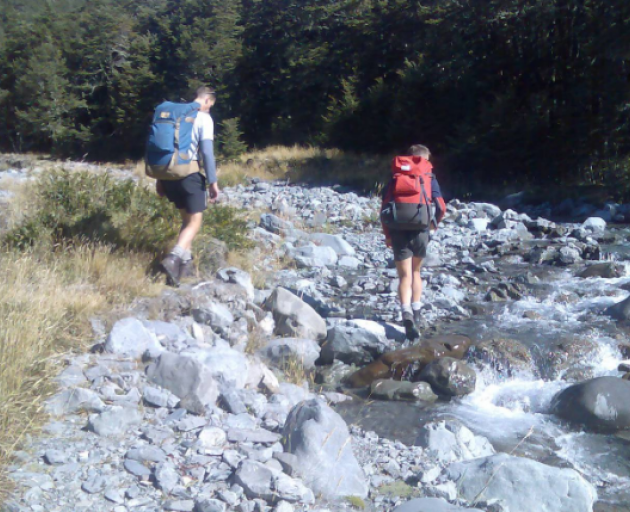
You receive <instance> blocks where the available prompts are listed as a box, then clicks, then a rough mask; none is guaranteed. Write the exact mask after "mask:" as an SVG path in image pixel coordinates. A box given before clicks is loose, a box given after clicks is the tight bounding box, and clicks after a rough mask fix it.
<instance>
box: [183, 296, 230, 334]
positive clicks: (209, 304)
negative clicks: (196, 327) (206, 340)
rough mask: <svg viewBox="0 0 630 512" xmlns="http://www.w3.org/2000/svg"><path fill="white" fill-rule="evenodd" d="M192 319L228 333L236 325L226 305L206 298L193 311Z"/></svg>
mask: <svg viewBox="0 0 630 512" xmlns="http://www.w3.org/2000/svg"><path fill="white" fill-rule="evenodd" d="M191 313H192V317H193V318H194V319H195V321H196V322H198V323H200V324H205V325H209V326H210V327H212V328H213V329H217V330H219V331H221V332H227V330H228V329H229V328H230V326H231V325H232V324H233V323H234V315H232V313H231V311H230V310H229V309H228V307H227V306H226V305H225V304H221V303H220V302H215V301H213V300H210V299H207V298H204V299H202V300H200V301H198V302H197V303H196V304H195V305H194V306H193V308H192V309H191Z"/></svg>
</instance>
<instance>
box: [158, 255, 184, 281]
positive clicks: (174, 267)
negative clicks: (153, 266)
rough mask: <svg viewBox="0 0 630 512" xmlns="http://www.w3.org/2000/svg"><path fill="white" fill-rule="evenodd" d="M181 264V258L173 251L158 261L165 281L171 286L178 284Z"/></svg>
mask: <svg viewBox="0 0 630 512" xmlns="http://www.w3.org/2000/svg"><path fill="white" fill-rule="evenodd" d="M181 266H182V259H181V258H180V257H179V256H176V255H175V254H173V253H170V254H168V256H166V258H164V259H163V260H162V261H161V262H160V267H161V269H162V271H163V272H164V273H165V274H166V282H167V283H168V284H170V285H171V286H179V274H180V271H181Z"/></svg>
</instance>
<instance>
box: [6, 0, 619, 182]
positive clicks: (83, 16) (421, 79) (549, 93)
mask: <svg viewBox="0 0 630 512" xmlns="http://www.w3.org/2000/svg"><path fill="white" fill-rule="evenodd" d="M0 7H1V9H0V112H1V114H0V149H1V150H4V151H16V152H26V151H35V152H46V153H51V154H53V155H57V156H63V157H75V158H76V157H79V158H85V159H88V160H96V161H98V160H123V159H128V158H138V157H141V156H142V152H143V147H144V141H145V138H146V133H147V127H148V123H149V120H150V117H151V114H152V111H153V109H154V107H155V106H156V105H157V104H158V103H159V102H161V101H162V100H164V99H169V100H171V101H180V100H181V101H190V100H192V99H193V95H194V90H195V88H196V87H198V86H199V85H202V84H203V85H210V86H213V87H215V88H216V89H217V91H218V101H217V104H216V106H215V108H214V109H213V116H214V118H215V122H217V124H218V129H217V132H218V136H219V138H221V136H222V133H223V137H235V136H239V135H241V136H242V140H243V141H244V142H246V143H247V145H248V146H249V147H251V148H256V147H257V148H260V147H264V146H266V145H271V144H283V145H293V144H301V145H310V146H317V147H324V148H325V147H330V148H339V149H341V150H344V151H348V152H353V153H362V154H378V155H383V154H395V153H398V152H401V151H403V150H404V148H405V147H406V146H408V145H409V144H411V143H418V142H419V143H424V144H426V145H428V146H429V147H430V148H431V150H432V151H433V153H434V154H435V155H436V160H437V161H438V162H439V165H440V166H441V168H443V169H445V172H447V171H448V172H449V173H451V175H453V176H455V177H459V178H461V179H462V180H465V181H467V182H471V183H473V182H475V183H488V184H494V185H497V184H498V185H500V184H509V183H519V184H523V185H524V186H525V185H527V184H532V183H537V184H543V185H544V186H552V185H555V186H558V185H561V186H570V185H584V184H596V185H606V186H608V187H613V188H617V189H619V190H624V191H625V190H630V2H627V0H484V1H478V0H426V1H415V0H135V1H131V0H89V1H88V0H46V1H39V0H24V1H18V0H1V1H0Z"/></svg>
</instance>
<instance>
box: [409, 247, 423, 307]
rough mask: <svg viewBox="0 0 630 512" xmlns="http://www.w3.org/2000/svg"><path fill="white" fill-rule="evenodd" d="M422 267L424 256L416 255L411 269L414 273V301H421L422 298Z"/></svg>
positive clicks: (412, 298) (412, 299)
mask: <svg viewBox="0 0 630 512" xmlns="http://www.w3.org/2000/svg"><path fill="white" fill-rule="evenodd" d="M421 268H422V258H416V257H415V256H414V257H413V258H412V261H411V269H412V275H413V278H412V279H413V284H412V297H411V301H412V302H420V300H421V299H422V277H421V276H420V269H421Z"/></svg>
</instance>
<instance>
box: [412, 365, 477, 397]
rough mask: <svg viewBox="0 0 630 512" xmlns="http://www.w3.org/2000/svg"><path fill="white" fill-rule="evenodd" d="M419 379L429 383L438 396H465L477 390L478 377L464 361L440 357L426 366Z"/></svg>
mask: <svg viewBox="0 0 630 512" xmlns="http://www.w3.org/2000/svg"><path fill="white" fill-rule="evenodd" d="M418 379H419V380H422V381H424V382H428V383H429V384H430V385H431V388H433V391H435V392H436V393H437V394H438V395H443V396H463V395H468V394H470V393H472V392H473V391H474V390H475V383H476V382H477V375H476V374H475V370H473V369H472V368H471V367H470V366H468V365H467V364H466V363H464V362H463V361H459V360H457V359H454V358H452V357H440V358H439V359H436V360H435V361H431V362H430V363H429V364H428V365H426V366H425V367H424V369H423V370H422V371H421V372H420V375H419V376H418Z"/></svg>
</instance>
